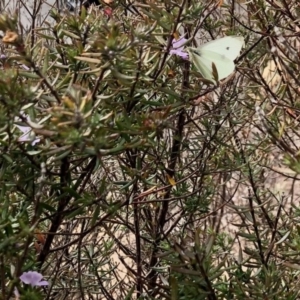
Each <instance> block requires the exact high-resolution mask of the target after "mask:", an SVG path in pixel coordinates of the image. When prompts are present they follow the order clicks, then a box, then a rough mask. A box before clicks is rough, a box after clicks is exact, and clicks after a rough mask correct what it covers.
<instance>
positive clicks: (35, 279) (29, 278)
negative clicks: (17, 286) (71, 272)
mask: <svg viewBox="0 0 300 300" xmlns="http://www.w3.org/2000/svg"><path fill="white" fill-rule="evenodd" d="M42 278H43V275H42V274H40V273H38V272H36V271H29V272H24V273H23V274H22V275H21V276H20V279H21V281H22V282H23V283H25V284H30V285H31V286H43V285H48V284H49V283H48V281H45V280H44V281H41V280H42Z"/></svg>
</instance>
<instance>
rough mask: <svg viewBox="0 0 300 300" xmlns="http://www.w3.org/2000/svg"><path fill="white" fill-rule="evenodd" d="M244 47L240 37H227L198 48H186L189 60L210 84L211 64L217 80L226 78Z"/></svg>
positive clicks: (242, 39)
mask: <svg viewBox="0 0 300 300" xmlns="http://www.w3.org/2000/svg"><path fill="white" fill-rule="evenodd" d="M243 45H244V38H243V37H240V36H227V37H224V38H221V39H217V40H214V41H211V42H208V43H206V44H203V45H201V46H200V47H198V48H191V47H188V48H187V50H188V53H189V59H190V60H191V61H192V62H193V63H194V65H195V66H196V68H197V69H198V71H199V72H200V73H201V75H202V76H203V77H204V78H205V79H208V80H210V81H212V82H214V83H215V82H216V78H214V76H213V63H214V65H215V66H216V69H217V72H218V80H221V79H224V78H226V77H227V76H228V75H230V74H231V73H232V72H233V71H234V67H235V66H234V62H233V61H234V60H235V59H236V58H237V57H238V55H239V54H240V51H241V49H242V47H243Z"/></svg>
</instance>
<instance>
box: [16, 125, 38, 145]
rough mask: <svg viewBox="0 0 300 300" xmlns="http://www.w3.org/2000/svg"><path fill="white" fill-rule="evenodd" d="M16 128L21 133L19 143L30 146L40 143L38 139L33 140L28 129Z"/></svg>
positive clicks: (25, 127) (26, 127)
mask: <svg viewBox="0 0 300 300" xmlns="http://www.w3.org/2000/svg"><path fill="white" fill-rule="evenodd" d="M16 126H17V127H18V128H19V129H20V130H21V131H22V132H23V134H22V135H21V136H20V137H19V138H18V141H19V142H31V145H32V146H34V145H35V144H37V143H38V142H39V141H40V139H38V138H35V135H34V133H33V134H32V130H31V128H30V127H28V126H20V125H16Z"/></svg>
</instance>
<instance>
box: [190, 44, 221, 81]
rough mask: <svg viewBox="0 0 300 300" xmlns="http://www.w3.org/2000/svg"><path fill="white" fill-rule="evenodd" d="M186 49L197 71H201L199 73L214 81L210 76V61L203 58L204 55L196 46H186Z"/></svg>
mask: <svg viewBox="0 0 300 300" xmlns="http://www.w3.org/2000/svg"><path fill="white" fill-rule="evenodd" d="M187 51H188V53H189V58H190V60H191V61H192V62H193V63H194V65H195V67H196V68H197V69H198V71H199V72H200V73H201V75H202V76H203V77H204V78H206V79H208V80H210V81H213V82H215V80H214V79H213V76H212V64H211V61H209V60H207V59H205V57H203V56H202V53H201V52H200V50H199V49H197V48H191V47H189V48H187Z"/></svg>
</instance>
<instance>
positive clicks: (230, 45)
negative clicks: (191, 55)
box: [198, 36, 244, 60]
mask: <svg viewBox="0 0 300 300" xmlns="http://www.w3.org/2000/svg"><path fill="white" fill-rule="evenodd" d="M243 45H244V38H243V37H241V36H226V37H224V38H221V39H217V40H213V41H211V42H208V43H206V44H203V45H201V46H200V47H199V48H198V49H200V50H205V51H213V52H215V53H218V54H220V55H222V56H225V57H227V58H228V59H230V60H235V59H236V58H237V57H238V55H239V54H240V52H241V49H242V47H243Z"/></svg>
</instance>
